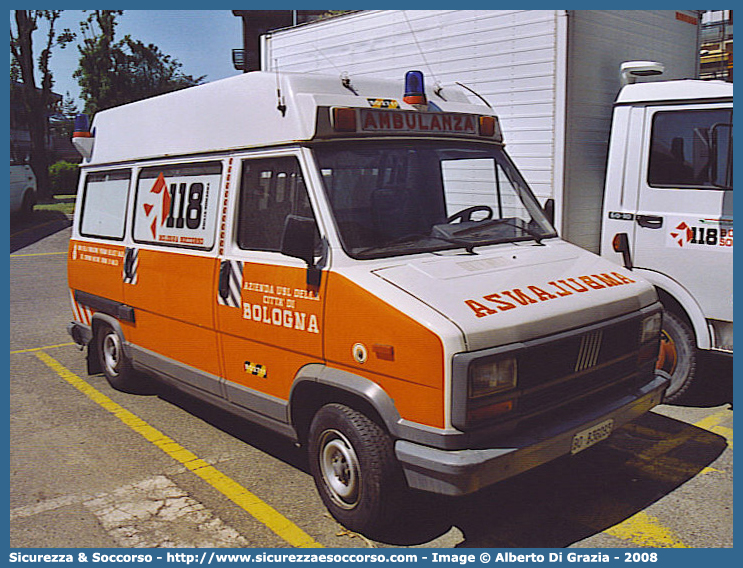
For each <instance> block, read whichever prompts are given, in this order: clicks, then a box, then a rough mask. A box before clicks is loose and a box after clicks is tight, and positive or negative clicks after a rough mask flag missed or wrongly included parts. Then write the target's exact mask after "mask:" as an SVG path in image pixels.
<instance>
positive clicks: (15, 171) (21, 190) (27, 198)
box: [10, 157, 36, 217]
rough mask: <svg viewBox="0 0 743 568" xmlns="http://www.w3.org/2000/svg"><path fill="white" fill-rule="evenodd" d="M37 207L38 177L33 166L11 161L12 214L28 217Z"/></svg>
mask: <svg viewBox="0 0 743 568" xmlns="http://www.w3.org/2000/svg"><path fill="white" fill-rule="evenodd" d="M34 205H36V176H35V175H34V172H33V170H32V169H31V166H29V165H28V164H24V163H18V162H14V161H13V159H12V157H11V160H10V214H11V215H21V216H24V217H28V216H29V215H31V212H32V211H33V209H34Z"/></svg>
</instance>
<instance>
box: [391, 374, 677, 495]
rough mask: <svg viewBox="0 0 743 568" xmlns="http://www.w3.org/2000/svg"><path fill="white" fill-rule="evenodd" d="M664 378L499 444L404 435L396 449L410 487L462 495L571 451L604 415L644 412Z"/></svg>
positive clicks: (627, 417)
mask: <svg viewBox="0 0 743 568" xmlns="http://www.w3.org/2000/svg"><path fill="white" fill-rule="evenodd" d="M667 386H668V381H667V380H666V379H665V378H663V377H661V376H656V377H655V378H654V379H653V380H652V381H651V382H649V383H647V384H645V385H644V386H643V387H641V388H639V389H638V390H637V391H635V392H634V393H632V394H631V395H627V396H624V397H622V398H620V399H617V400H614V401H612V402H611V403H608V404H605V405H604V406H602V407H600V408H593V409H590V410H588V411H586V412H584V413H583V414H582V415H580V416H576V417H575V418H573V419H572V420H570V421H568V422H563V423H560V424H559V425H556V426H552V427H546V428H542V429H536V430H531V431H529V432H524V433H519V432H515V433H513V434H511V435H510V436H508V437H506V438H504V439H503V440H502V441H499V443H498V445H499V446H500V447H498V448H487V449H477V450H470V449H468V450H454V451H449V450H440V449H437V448H431V447H429V446H422V445H419V444H415V443H413V442H409V441H406V440H398V441H397V442H396V443H395V454H396V456H397V459H398V460H399V461H400V463H401V464H402V467H403V471H404V472H405V477H406V479H407V482H408V485H409V486H410V487H412V488H414V489H420V490H423V491H429V492H432V493H437V494H440V495H452V496H455V495H466V494H468V493H472V492H474V491H477V490H478V489H482V488H483V487H487V486H488V485H492V484H494V483H497V482H498V481H502V480H503V479H506V478H508V477H512V476H514V475H517V474H519V473H522V472H524V471H526V470H529V469H531V468H533V467H536V466H538V465H542V464H544V463H547V462H549V461H551V460H553V459H555V458H558V457H560V456H563V455H566V454H569V453H570V451H571V448H572V443H573V436H575V434H576V433H578V432H580V431H582V430H585V429H586V428H589V427H591V426H593V425H595V424H598V423H600V422H603V421H604V420H608V419H613V420H614V428H615V429H616V428H618V427H619V426H622V425H623V424H626V423H627V422H630V421H632V420H634V419H635V418H638V417H639V416H642V415H643V414H645V413H646V412H647V411H648V410H650V409H651V408H653V407H654V406H656V405H658V404H660V402H661V401H662V400H663V394H664V392H665V390H666V387H667Z"/></svg>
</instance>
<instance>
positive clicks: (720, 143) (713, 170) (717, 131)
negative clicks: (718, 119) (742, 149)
mask: <svg viewBox="0 0 743 568" xmlns="http://www.w3.org/2000/svg"><path fill="white" fill-rule="evenodd" d="M710 134H711V136H710V138H711V142H712V151H711V152H710V154H711V160H710V181H711V182H712V184H713V185H715V186H717V187H720V188H723V189H732V188H733V125H732V124H723V123H718V124H715V125H714V126H712V128H711V132H710Z"/></svg>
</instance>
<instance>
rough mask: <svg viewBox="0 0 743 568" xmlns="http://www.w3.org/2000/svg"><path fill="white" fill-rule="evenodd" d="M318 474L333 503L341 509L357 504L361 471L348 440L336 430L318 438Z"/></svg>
mask: <svg viewBox="0 0 743 568" xmlns="http://www.w3.org/2000/svg"><path fill="white" fill-rule="evenodd" d="M319 447H320V452H319V456H318V458H319V461H320V473H321V474H322V478H323V481H324V482H325V486H326V487H327V488H328V493H329V494H330V497H331V498H332V499H333V501H334V502H335V503H336V504H337V505H338V506H340V507H341V508H343V509H353V508H354V507H355V506H356V505H357V504H358V502H359V481H360V479H361V475H360V474H361V469H360V466H359V460H358V457H357V456H356V452H355V451H354V449H353V446H352V445H351V443H350V442H349V441H348V439H347V438H346V437H345V436H344V435H343V434H341V433H340V432H338V431H337V430H326V431H325V432H323V434H322V436H321V438H320V445H319Z"/></svg>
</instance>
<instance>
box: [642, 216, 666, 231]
mask: <svg viewBox="0 0 743 568" xmlns="http://www.w3.org/2000/svg"><path fill="white" fill-rule="evenodd" d="M635 219H637V224H638V225H640V227H645V228H646V229H660V228H661V227H662V226H663V217H659V216H658V215H636V216H635Z"/></svg>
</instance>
